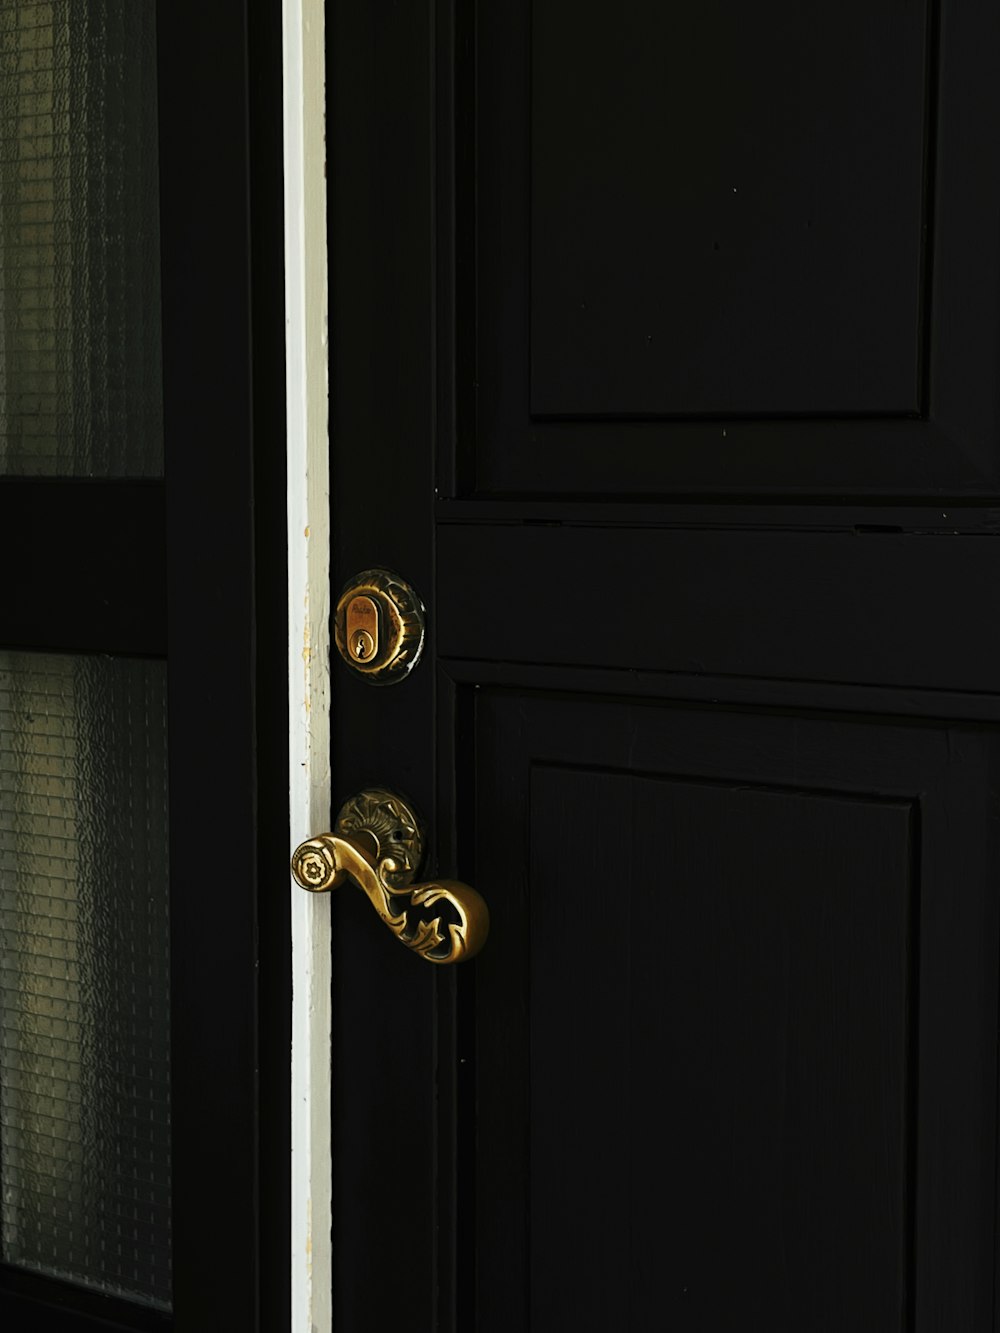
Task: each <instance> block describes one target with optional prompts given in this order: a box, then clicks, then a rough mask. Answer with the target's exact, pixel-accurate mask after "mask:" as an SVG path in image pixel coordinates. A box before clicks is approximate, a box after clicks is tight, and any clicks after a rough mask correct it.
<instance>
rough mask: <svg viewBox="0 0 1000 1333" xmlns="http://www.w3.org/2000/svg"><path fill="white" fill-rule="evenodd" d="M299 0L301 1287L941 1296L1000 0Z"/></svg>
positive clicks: (990, 319) (976, 1311)
mask: <svg viewBox="0 0 1000 1333" xmlns="http://www.w3.org/2000/svg"><path fill="white" fill-rule="evenodd" d="M330 8H331V13H332V24H333V27H332V32H333V40H332V43H331V58H332V62H333V63H332V68H333V71H334V77H333V79H332V83H331V88H332V90H333V91H332V103H331V105H332V109H333V114H332V116H331V130H332V137H331V168H330V170H331V180H332V181H333V182H334V185H333V189H332V191H331V194H330V201H331V241H332V255H333V259H332V263H333V269H332V274H333V277H332V290H331V350H332V363H331V364H332V371H333V374H332V384H333V386H334V388H333V395H332V422H333V476H334V486H333V494H334V498H333V505H334V511H333V513H334V524H333V526H334V533H335V540H334V549H335V563H336V569H337V573H336V582H337V587H339V583H340V581H341V580H342V579H344V578H346V577H347V576H349V575H350V574H351V573H353V572H354V571H355V569H358V568H361V567H364V566H366V565H370V564H381V565H387V566H389V567H396V568H398V569H399V571H400V573H402V574H403V575H404V576H405V577H407V578H408V579H411V580H412V581H413V582H414V584H415V585H416V586H417V587H418V588H419V589H420V591H421V592H422V593H423V594H424V596H425V600H426V601H427V602H428V614H429V624H430V626H431V638H430V640H429V644H428V659H427V661H426V662H425V663H424V664H423V665H422V666H421V667H420V668H419V669H418V670H417V672H416V673H415V674H414V675H413V677H411V678H410V679H409V680H408V681H407V682H406V684H405V685H404V686H401V687H399V688H398V689H393V690H389V691H374V690H371V689H367V688H366V687H365V686H364V685H363V684H361V683H360V682H358V681H356V680H354V679H353V678H351V677H350V676H349V673H347V672H346V671H345V670H343V668H341V667H340V666H339V665H338V666H337V668H336V670H337V675H336V688H335V700H336V703H335V710H336V733H337V753H336V761H335V787H336V789H337V795H338V798H339V797H341V796H343V795H346V794H348V792H349V791H350V790H351V789H353V788H354V787H355V786H357V785H360V784H361V783H362V782H367V781H377V782H384V783H387V784H388V785H398V786H399V787H400V789H401V790H404V791H406V792H409V793H410V794H412V795H414V796H416V797H417V798H418V803H419V804H420V805H421V807H422V808H423V809H426V810H428V811H430V810H434V813H435V814H436V818H437V827H436V829H435V831H434V843H435V848H436V852H437V865H438V867H439V869H440V870H441V871H442V873H447V874H458V875H461V876H464V877H467V878H468V879H469V880H470V881H471V882H472V883H474V884H476V885H477V887H478V888H480V889H481V890H482V891H483V892H484V893H485V895H486V897H487V900H488V901H489V903H490V907H491V912H492V926H491V936H490V940H489V942H488V944H487V947H486V949H485V951H484V952H483V953H482V955H481V956H480V957H479V958H478V959H477V960H476V961H475V962H474V963H473V964H472V965H471V966H470V967H469V968H467V969H464V970H461V971H460V974H459V975H458V976H457V977H454V978H444V977H441V978H437V979H436V980H435V981H434V982H433V983H431V982H429V981H428V980H427V979H426V978H425V977H424V976H423V975H421V974H420V973H419V968H415V966H414V965H413V960H412V959H410V958H407V957H405V956H404V957H403V958H400V957H398V956H397V952H398V951H394V949H393V947H392V941H391V940H389V939H383V938H381V937H378V938H376V936H378V932H377V931H375V933H374V935H373V933H372V923H371V922H370V920H369V919H368V914H367V912H366V911H365V910H364V904H363V903H358V902H356V901H354V900H353V899H350V898H345V899H344V900H343V901H341V902H339V903H338V904H337V912H338V916H337V940H336V944H335V959H334V962H335V978H336V982H335V985H336V995H335V1000H336V1007H335V1012H336V1015H337V1017H336V1019H335V1033H334V1048H333V1061H334V1080H335V1087H336V1088H337V1089H338V1091H337V1094H336V1097H337V1108H336V1111H335V1126H334V1129H335V1134H334V1142H335V1153H336V1166H335V1176H334V1184H335V1198H336V1206H335V1247H336V1252H337V1256H338V1257H337V1277H336V1283H335V1304H336V1307H337V1311H338V1317H339V1319H340V1321H341V1322H342V1323H344V1324H345V1326H349V1327H350V1329H351V1330H352V1333H355V1330H356V1333H381V1330H382V1329H383V1328H384V1327H386V1326H387V1325H389V1324H396V1325H399V1326H400V1327H406V1328H414V1329H420V1330H427V1331H428V1333H430V1330H434V1333H510V1330H524V1331H525V1333H528V1330H532V1331H533V1333H549V1330H551V1329H556V1328H562V1327H573V1328H581V1329H587V1328H594V1329H600V1330H602V1333H603V1330H606V1329H611V1328H613V1329H619V1328H620V1329H623V1330H625V1329H630V1330H632V1329H634V1330H642V1331H643V1333H645V1330H647V1329H653V1328H660V1327H665V1326H667V1325H669V1326H671V1327H673V1326H675V1325H676V1327H678V1328H682V1327H683V1328H686V1329H691V1330H693V1331H697V1333H719V1330H720V1329H723V1328H726V1329H728V1328H740V1329H742V1328H757V1327H760V1328H767V1329H769V1330H770V1329H774V1330H775V1331H776V1333H777V1331H778V1330H784V1329H787V1330H789V1333H793V1331H794V1333H801V1330H803V1329H807V1328H808V1329H815V1330H821V1331H822V1333H843V1330H844V1329H847V1328H851V1329H854V1328H859V1329H868V1328H871V1329H873V1330H874V1329H878V1330H880V1333H881V1330H883V1329H886V1330H888V1329H892V1330H893V1331H894V1333H896V1331H897V1330H898V1331H900V1333H931V1330H934V1331H935V1333H937V1331H938V1330H940V1333H945V1331H946V1330H947V1333H951V1331H952V1330H953V1329H962V1330H968V1333H993V1320H994V1313H993V1310H994V1301H993V1280H994V1270H995V1252H994V1251H995V1246H994V1236H995V1232H996V1186H995V1179H994V1177H995V1166H996V1146H995V1145H996V1131H997V1115H996V1075H997V1055H996V1046H997V1017H996V1015H997V954H998V950H997V940H998V938H1000V922H998V895H997V891H996V885H997V883H998V882H1000V881H998V877H997V854H998V850H1000V848H998V845H997V827H996V819H995V815H994V813H993V807H994V803H995V799H996V772H997V768H996V759H997V755H996V744H997V740H996V737H997V731H996V727H997V723H998V722H1000V693H998V690H997V681H998V680H1000V632H998V631H997V630H996V629H995V627H994V619H995V618H994V617H992V616H991V615H990V614H989V610H988V602H987V601H986V600H984V598H985V597H986V590H988V589H989V588H991V587H992V586H993V584H994V583H995V582H996V581H997V574H998V573H1000V568H998V558H1000V557H998V555H997V550H1000V547H997V549H996V550H995V549H994V548H995V546H996V543H997V538H998V534H1000V520H998V513H1000V510H998V508H997V501H998V499H1000V457H998V453H997V447H996V442H997V438H998V424H1000V417H998V413H997V402H998V400H997V394H996V366H997V365H998V364H1000V325H998V324H997V321H996V319H995V312H996V309H997V297H998V293H1000V243H998V239H997V235H996V234H995V233H996V228H995V225H994V220H995V217H996V216H997V215H998V212H1000V176H998V174H997V172H996V171H995V170H994V167H993V158H994V156H995V154H994V150H993V143H992V129H991V126H992V125H994V124H995V123H996V119H997V115H998V114H1000V86H998V85H997V83H996V80H995V79H994V78H993V69H994V66H995V64H996V59H997V56H998V54H1000V11H998V10H997V8H996V6H992V5H990V4H988V3H986V0H974V2H973V3H972V4H970V5H966V6H964V7H962V8H960V7H959V6H958V5H956V4H953V3H951V0H941V3H937V0H934V2H933V3H928V4H926V5H924V4H917V5H910V6H905V5H902V4H898V3H893V4H891V5H888V6H883V7H882V8H881V9H880V10H879V12H878V13H875V12H873V11H872V9H871V7H870V6H868V7H865V6H863V5H860V4H854V3H851V4H849V5H848V6H847V8H846V9H845V8H843V7H842V8H841V9H840V10H837V11H836V12H834V11H833V10H832V9H831V10H830V11H829V12H822V13H820V12H818V11H817V12H816V13H811V14H810V15H809V18H808V21H807V20H806V19H805V18H803V16H802V14H801V13H799V11H798V10H796V9H795V8H794V6H791V5H786V4H784V3H783V0H775V3H774V4H768V5H766V6H765V7H764V8H763V9H757V10H755V11H754V12H753V14H752V15H751V14H749V12H748V11H746V9H745V7H740V6H732V5H728V4H725V3H722V2H721V0H720V3H715V0H713V3H712V4H710V5H709V6H708V7H707V8H702V9H699V10H697V12H696V11H695V9H690V11H689V12H684V13H681V12H680V11H677V12H675V11H674V10H673V9H669V7H668V8H664V6H662V5H656V4H653V3H651V2H650V3H647V0H635V2H634V3H629V4H628V5H626V6H625V7H624V8H621V7H620V8H619V10H618V11H612V10H611V9H609V8H608V7H607V6H598V5H594V4H589V3H583V4H582V5H581V4H576V5H573V6H570V5H566V4H563V3H562V0H538V3H536V4H534V5H529V4H527V3H520V0H519V2H518V3H512V4H507V5H502V6H501V5H485V4H478V3H469V4H465V3H450V0H449V2H446V3H440V4H435V5H434V6H427V7H423V8H417V9H414V8H412V7H411V8H409V9H408V8H406V7H405V6H404V7H399V6H397V7H388V8H387V7H384V6H359V5H355V4H354V3H353V0H337V3H335V4H333V5H332V6H331V7H330ZM730 177H731V178H732V179H731V181H729V178H730ZM723 181H729V184H728V187H727V188H728V194H726V195H725V197H724V198H723V195H724V194H725V191H724V190H723V191H722V192H721V193H720V192H719V185H720V182H723ZM733 184H735V185H736V187H737V192H736V195H735V196H734V195H733V193H732V185H733ZM717 196H718V197H717ZM810 220H811V222H812V226H807V225H806V223H807V222H809V221H810ZM800 224H801V225H800ZM716 242H717V243H718V247H719V248H718V249H716V248H715V243H716ZM337 587H335V589H334V591H335V592H336V591H337ZM668 870H669V873H668ZM401 1015H402V1016H403V1017H400V1016H401ZM400 1107H402V1108H405V1109H404V1110H403V1111H402V1112H400V1110H399V1108H400ZM387 1139H391V1140H392V1142H393V1144H394V1145H396V1146H397V1149H398V1150H397V1152H396V1153H395V1155H394V1156H392V1155H391V1156H390V1157H388V1158H387V1157H386V1155H385V1143H386V1140H387ZM401 1163H402V1165H400V1164H401ZM387 1218H392V1219H393V1220H394V1224H395V1227H396V1232H397V1233H398V1234H400V1235H402V1236H404V1237H405V1241H404V1242H403V1243H402V1244H400V1245H398V1246H396V1247H395V1248H394V1250H393V1279H392V1281H384V1280H382V1274H383V1272H384V1268H383V1267H382V1266H381V1265H382V1256H383V1255H384V1243H385V1242H384V1238H385V1228H386V1219H387Z"/></svg>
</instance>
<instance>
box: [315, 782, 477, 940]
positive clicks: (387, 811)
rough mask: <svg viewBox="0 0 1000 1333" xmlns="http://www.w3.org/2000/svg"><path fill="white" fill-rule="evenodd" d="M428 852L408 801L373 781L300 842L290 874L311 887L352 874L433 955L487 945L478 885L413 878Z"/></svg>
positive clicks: (406, 935) (398, 931)
mask: <svg viewBox="0 0 1000 1333" xmlns="http://www.w3.org/2000/svg"><path fill="white" fill-rule="evenodd" d="M423 852H424V839H423V834H422V832H421V829H420V825H419V823H418V821H417V818H416V815H414V813H413V811H412V810H411V809H410V807H409V806H408V805H407V803H406V802H405V801H404V800H403V799H402V798H401V797H399V796H397V795H396V794H395V793H394V792H391V791H387V790H386V789H385V788H383V787H371V788H368V789H367V790H365V791H362V792H359V793H358V795H357V796H355V797H353V798H352V799H351V800H350V801H348V802H347V804H346V805H345V806H344V808H343V809H342V810H341V812H340V814H339V815H338V816H337V825H336V830H335V832H333V833H322V834H320V836H319V837H318V838H310V839H309V840H308V842H303V843H302V844H301V845H300V846H298V847H296V849H295V851H294V853H293V855H292V875H293V876H294V878H295V881H296V883H297V884H300V885H301V886H302V888H304V889H309V891H310V892H312V893H326V892H328V891H329V890H330V889H336V888H338V887H339V886H340V885H341V884H343V883H344V881H345V880H346V879H348V878H350V879H353V880H354V881H355V882H356V883H357V884H359V885H360V886H361V888H362V889H364V891H365V893H367V895H368V897H369V898H370V899H371V904H372V906H373V907H374V908H375V911H376V912H378V914H379V916H380V917H381V918H382V920H383V921H384V922H385V924H386V925H387V926H388V927H389V929H390V930H391V931H392V933H393V934H394V935H395V936H396V938H397V939H398V940H402V942H403V943H404V944H405V945H406V947H407V948H408V949H412V950H413V951H414V953H418V954H420V956H421V957H422V958H426V959H427V961H428V962H429V963H458V962H461V961H462V959H464V958H471V957H472V956H473V954H476V953H478V952H479V950H480V949H481V948H482V947H483V944H484V943H485V941H486V936H487V934H488V933H489V928H490V914H489V910H488V909H487V906H486V904H485V902H484V901H483V900H482V898H480V896H479V894H478V893H477V892H476V891H475V889H473V888H470V886H469V885H468V884H462V883H460V882H459V881H458V880H457V879H438V880H434V881H432V882H429V883H426V884H414V883H413V879H414V877H415V875H416V873H417V869H418V867H419V865H420V862H421V860H422V858H423Z"/></svg>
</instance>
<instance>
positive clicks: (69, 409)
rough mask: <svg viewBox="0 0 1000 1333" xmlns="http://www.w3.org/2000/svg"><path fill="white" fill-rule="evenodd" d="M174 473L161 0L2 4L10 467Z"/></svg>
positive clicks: (66, 472)
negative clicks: (167, 392)
mask: <svg viewBox="0 0 1000 1333" xmlns="http://www.w3.org/2000/svg"><path fill="white" fill-rule="evenodd" d="M162 471H163V423H162V390H161V343H160V258H159V189H158V160H157V100H156V6H155V3H154V0H22V2H21V3H17V2H16V0H0V474H6V475H11V476H60V477H71V476H72V477H77V476H78V477H87V476H91V477H144V476H156V475H159V474H160V473H162Z"/></svg>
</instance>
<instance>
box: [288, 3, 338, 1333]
mask: <svg viewBox="0 0 1000 1333" xmlns="http://www.w3.org/2000/svg"><path fill="white" fill-rule="evenodd" d="M283 27H284V43H283V45H284V146H285V148H284V152H285V292H286V297H285V302H286V304H285V335H286V344H285V346H286V352H285V356H286V372H287V389H286V393H287V427H288V618H289V619H288V651H289V658H288V666H289V671H288V680H289V701H288V702H289V729H288V737H289V742H288V743H289V800H290V818H291V839H292V844H293V845H294V844H295V843H298V842H300V841H302V840H303V839H305V838H308V837H310V836H311V835H312V834H313V832H314V831H315V830H316V829H320V828H328V827H329V825H330V661H329V630H328V624H329V600H330V595H329V589H330V481H329V453H328V443H327V425H328V409H327V390H328V371H327V352H326V315H327V296H326V291H327V254H326V247H327V240H326V172H325V146H324V96H325V91H324V79H325V68H324V65H325V62H324V38H323V33H324V7H323V0H284V4H283ZM330 959H331V955H330V899H329V897H328V896H327V895H325V894H309V893H301V892H298V893H294V894H293V897H292V1074H291V1084H292V1181H291V1197H292V1205H291V1206H292V1219H291V1262H292V1283H291V1307H292V1325H291V1326H292V1333H328V1330H329V1329H330V1328H331V1325H332V1316H331V1285H332V1283H331V1275H332V1248H331V1238H330V1217H331V1181H332V1168H331V1156H330V977H331V966H330Z"/></svg>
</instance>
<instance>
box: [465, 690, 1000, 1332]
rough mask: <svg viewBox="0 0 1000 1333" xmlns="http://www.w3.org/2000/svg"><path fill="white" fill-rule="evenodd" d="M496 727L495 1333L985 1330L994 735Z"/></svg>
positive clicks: (598, 722)
mask: <svg viewBox="0 0 1000 1333" xmlns="http://www.w3.org/2000/svg"><path fill="white" fill-rule="evenodd" d="M475 712H476V756H477V771H476V783H475V786H476V792H477V799H476V817H475V818H476V827H477V844H476V846H477V855H476V873H477V876H478V880H479V882H480V884H481V887H482V889H483V892H484V893H485V894H486V895H487V897H488V899H489V901H490V903H491V910H492V929H491V937H490V941H489V948H488V950H484V952H483V954H482V956H481V959H480V961H479V962H478V963H477V965H476V966H477V980H476V986H475V1001H474V1002H475V1006H476V1015H477V1017H476V1040H475V1057H474V1058H475V1066H476V1094H475V1097H476V1105H477V1106H478V1114H479V1122H478V1123H479V1135H478V1140H477V1148H476V1150H475V1162H474V1165H473V1164H472V1163H471V1162H469V1163H467V1164H466V1167H465V1169H466V1170H468V1171H471V1172H472V1173H473V1174H474V1178H475V1182H476V1184H475V1197H476V1198H477V1199H478V1200H479V1206H478V1208H477V1210H476V1227H477V1234H478V1239H479V1246H480V1249H479V1259H478V1262H479V1265H480V1268H479V1272H480V1278H479V1298H478V1303H477V1305H476V1319H477V1320H478V1323H476V1325H475V1326H476V1327H477V1328H479V1329H482V1330H484V1333H486V1330H489V1331H490V1333H492V1330H493V1329H497V1330H499V1329H501V1328H504V1327H511V1326H517V1327H531V1328H538V1329H548V1328H552V1327H554V1326H555V1325H556V1323H557V1322H558V1321H559V1319H560V1317H562V1318H567V1317H569V1318H571V1320H572V1322H573V1324H574V1326H575V1327H580V1328H583V1329H594V1330H595V1333H596V1330H598V1329H604V1328H607V1327H609V1326H611V1325H614V1326H617V1327H623V1328H637V1329H641V1328H649V1327H653V1326H655V1325H656V1324H657V1323H658V1322H662V1321H664V1320H666V1321H667V1322H670V1321H671V1320H684V1321H687V1323H688V1326H690V1327H692V1328H697V1329H705V1330H709V1329H716V1328H719V1327H729V1326H730V1325H732V1326H734V1327H735V1326H737V1325H738V1324H739V1323H743V1322H750V1323H751V1324H758V1323H759V1324H760V1326H761V1327H767V1328H771V1329H775V1330H786V1329H787V1330H788V1333H795V1331H796V1330H800V1329H802V1328H804V1327H808V1328H814V1329H821V1330H829V1333H839V1330H842V1329H844V1328H846V1327H866V1328H879V1329H881V1328H896V1327H899V1326H900V1321H901V1320H902V1319H903V1318H904V1315H906V1313H907V1312H908V1311H912V1310H914V1309H915V1310H916V1312H917V1318H918V1320H919V1318H920V1317H922V1316H921V1312H922V1311H923V1310H925V1309H930V1308H932V1307H940V1308H943V1309H945V1310H948V1311H949V1312H952V1313H951V1314H950V1316H949V1317H950V1318H954V1317H957V1312H958V1311H959V1310H960V1309H964V1308H966V1304H967V1303H968V1304H969V1307H970V1308H976V1309H977V1310H979V1311H980V1312H982V1311H983V1310H985V1309H986V1308H987V1307H988V1301H989V1285H988V1282H987V1283H984V1282H983V1274H984V1273H985V1272H986V1271H987V1268H986V1267H984V1261H985V1259H986V1250H985V1249H984V1247H987V1246H988V1245H989V1243H990V1242H989V1235H990V1226H989V1222H988V1219H989V1216H990V1209H991V1206H992V1186H991V1185H990V1183H989V1178H988V1174H987V1176H984V1175H983V1174H982V1170H983V1168H982V1164H983V1162H984V1161H987V1160H989V1161H991V1160H992V1155H993V1148H992V1142H991V1138H990V1131H989V1107H990V1106H991V1105H992V1100H993V1093H992V1091H991V1081H990V1080H991V1078H992V1077H993V1075H992V1073H990V1072H989V1070H987V1068H986V1067H985V1066H984V1064H983V1060H984V1059H985V1060H986V1063H987V1065H988V1066H989V1069H990V1070H991V1069H992V1068H993V1058H992V1056H989V1055H987V1052H988V1051H989V1050H990V1049H991V1042H992V1040H993V1038H994V1028H995V1017H994V1016H993V1015H992V1011H991V1010H989V1008H988V1007H987V1006H982V1005H981V997H982V996H983V995H984V994H987V993H989V994H992V993H993V992H994V991H995V987H996V960H995V958H994V957H993V955H992V954H991V953H990V952H989V951H985V952H984V950H983V948H982V934H981V930H982V923H983V922H986V921H988V922H990V923H993V922H994V921H995V918H996V909H997V904H996V897H997V895H996V891H995V885H994V876H992V874H991V872H990V869H989V861H988V848H989V842H988V834H987V830H986V825H985V824H984V822H983V817H984V813H985V809H986V804H987V803H988V800H989V797H988V794H987V783H988V779H987V776H986V774H987V771H988V762H989V761H988V746H987V743H986V740H985V738H984V737H983V736H980V735H977V734H976V733H974V732H972V733H954V734H951V735H949V733H948V731H947V730H946V729H940V730H938V729H936V728H929V729H923V728H906V727H898V728H892V727H885V726H881V725H878V724H873V723H866V722H863V721H861V720H859V721H857V722H856V723H851V722H849V721H839V722H833V721H822V720H810V719H808V718H806V717H803V718H798V719H796V718H793V717H786V718H782V719H778V718H776V717H768V716H753V715H750V714H742V713H719V712H713V711H710V710H706V711H705V712H686V711H684V710H683V709H674V708H670V707H666V706H663V705H645V706H634V705H633V706H629V705H626V704H616V703H613V702H610V701H601V700H598V699H592V700H585V699H583V698H578V699H576V700H571V699H563V700H562V701H557V700H555V699H553V698H552V697H551V696H545V695H542V694H539V695H537V696H532V695H526V694H522V693H517V692H514V691H506V690H491V691H489V692H484V691H480V692H479V694H478V699H477V702H476V705H475ZM949 746H950V747H951V758H950V759H949V757H948V750H949ZM963 791H964V792H967V793H968V796H969V806H968V808H967V809H966V810H964V811H963V813H962V815H961V817H960V819H959V822H958V825H956V824H955V823H954V822H953V821H952V814H953V811H954V809H955V804H954V803H955V801H956V800H958V801H959V802H960V801H961V800H962V799H963V798H962V797H960V796H959V793H960V792H963ZM977 791H978V793H979V794H976V793H977ZM501 830H503V838H504V842H503V846H504V856H503V857H502V858H501V857H498V856H497V854H496V847H497V845H498V843H497V841H496V840H497V838H498V837H499V836H500V831H501ZM480 867H482V869H480ZM958 1088H963V1089H964V1090H965V1091H964V1093H963V1094H962V1097H960V1098H959V1097H958V1096H957V1095H956V1094H957V1089H958ZM945 1107H947V1110H946V1111H945V1109H944V1108H945ZM524 1126H529V1127H530V1130H529V1132H528V1133H527V1135H525V1134H524V1133H523V1132H522V1129H523V1127H524ZM469 1151H470V1152H471V1151H472V1148H471V1145H470V1148H469ZM462 1233H463V1227H462V1221H461V1216H460V1221H459V1234H460V1235H461V1234H462ZM502 1236H503V1237H504V1238H505V1240H504V1243H503V1244H502V1245H501V1237H502ZM950 1236H962V1237H964V1241H963V1246H964V1247H965V1249H964V1250H963V1251H961V1252H960V1250H959V1247H957V1246H952V1245H951V1244H950V1241H949V1240H948V1237H950ZM504 1274H505V1275H506V1276H504ZM582 1274H586V1280H584V1279H583V1278H582V1276H581V1275H582ZM977 1317H978V1316H977ZM970 1326H974V1327H979V1325H978V1324H976V1323H973V1324H972V1325H970Z"/></svg>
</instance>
